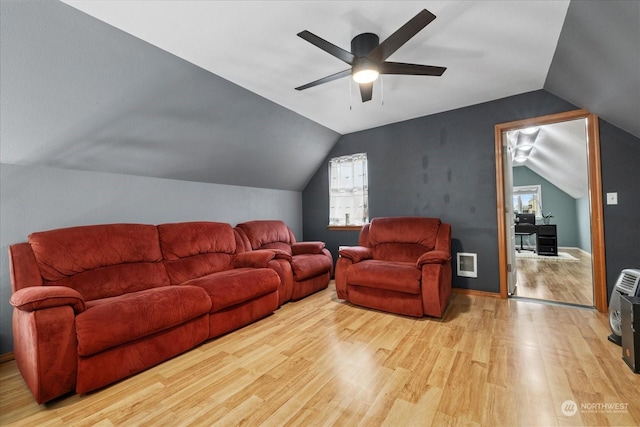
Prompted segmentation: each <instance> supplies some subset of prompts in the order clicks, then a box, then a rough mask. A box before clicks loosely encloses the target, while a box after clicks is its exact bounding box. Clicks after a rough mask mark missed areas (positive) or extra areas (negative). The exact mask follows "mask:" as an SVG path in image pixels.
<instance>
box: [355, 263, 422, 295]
mask: <svg viewBox="0 0 640 427" xmlns="http://www.w3.org/2000/svg"><path fill="white" fill-rule="evenodd" d="M421 275H422V272H421V271H420V270H419V269H417V268H416V265H415V263H408V262H386V261H379V260H366V261H361V262H359V263H357V264H353V265H352V266H350V267H349V271H348V272H347V282H348V283H349V284H350V285H359V286H365V287H369V288H378V289H387V290H391V291H397V292H405V293H408V294H419V293H420V280H421Z"/></svg>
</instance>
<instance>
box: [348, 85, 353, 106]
mask: <svg viewBox="0 0 640 427" xmlns="http://www.w3.org/2000/svg"><path fill="white" fill-rule="evenodd" d="M351 110H353V108H351V79H349V111H351Z"/></svg>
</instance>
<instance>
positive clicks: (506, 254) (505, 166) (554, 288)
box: [495, 110, 607, 312]
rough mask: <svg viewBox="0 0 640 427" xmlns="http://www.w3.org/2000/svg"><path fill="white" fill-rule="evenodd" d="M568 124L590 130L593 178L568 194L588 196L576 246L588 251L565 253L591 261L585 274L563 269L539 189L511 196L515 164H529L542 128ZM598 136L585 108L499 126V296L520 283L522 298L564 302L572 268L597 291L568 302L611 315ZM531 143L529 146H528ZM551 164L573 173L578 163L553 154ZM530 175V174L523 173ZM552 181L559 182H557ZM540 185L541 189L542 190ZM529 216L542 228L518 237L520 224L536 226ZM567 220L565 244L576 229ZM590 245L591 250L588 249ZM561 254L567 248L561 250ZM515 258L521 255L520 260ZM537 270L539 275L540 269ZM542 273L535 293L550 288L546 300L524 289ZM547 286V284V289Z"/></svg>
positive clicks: (589, 156)
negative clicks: (523, 221) (587, 240)
mask: <svg viewBox="0 0 640 427" xmlns="http://www.w3.org/2000/svg"><path fill="white" fill-rule="evenodd" d="M565 122H577V123H578V124H579V125H580V124H582V126H584V127H583V129H585V130H584V135H585V136H586V147H585V148H586V158H585V166H586V167H587V170H588V173H587V175H588V177H586V178H587V180H586V182H585V183H584V185H585V187H586V188H585V189H582V190H580V189H576V188H571V189H569V190H567V191H568V192H569V194H571V193H574V196H573V197H574V198H579V197H578V196H584V197H583V198H584V201H583V202H581V203H578V206H579V208H578V209H582V210H583V211H585V212H586V214H584V215H582V216H583V217H586V218H587V220H586V221H587V224H585V225H584V226H583V227H582V228H583V230H582V233H578V234H582V237H578V240H580V241H581V242H580V243H579V244H577V246H581V245H582V246H583V248H584V249H586V250H584V251H583V252H584V253H581V252H580V251H577V252H573V251H572V250H571V251H570V250H568V249H567V251H566V252H573V253H568V254H567V253H566V252H565V251H563V253H562V255H563V257H564V256H567V255H568V256H569V257H571V258H576V260H575V261H578V260H580V261H581V262H582V261H584V260H585V259H586V258H588V259H589V260H590V264H591V265H590V266H587V267H584V266H583V267H582V270H580V269H579V268H578V267H577V265H579V263H576V264H573V265H571V266H569V267H567V263H564V265H562V264H563V263H562V261H566V259H564V260H563V259H561V258H560V256H559V255H558V254H557V251H558V249H557V245H556V246H554V245H553V243H554V241H555V239H557V227H556V224H551V223H549V224H548V225H547V224H545V223H546V222H548V221H547V220H548V219H549V218H545V216H548V215H549V214H550V212H551V210H550V208H551V206H547V207H545V204H544V203H545V201H544V196H542V197H540V196H537V197H538V198H537V199H536V195H535V191H536V185H529V186H520V187H521V188H519V190H520V196H521V197H520V198H518V200H515V199H514V198H513V197H512V193H513V191H512V189H513V186H514V182H517V180H518V177H514V174H513V169H512V166H513V164H518V163H520V164H523V165H524V164H525V163H524V162H525V161H524V160H523V159H526V156H527V155H528V154H529V151H528V150H531V145H533V142H532V141H534V140H535V138H536V135H537V133H538V132H539V130H540V128H541V127H545V126H548V130H550V129H551V128H552V127H554V126H555V127H556V128H560V124H561V123H565ZM556 125H557V126H556ZM529 131H530V134H532V135H533V137H531V136H528V135H527V132H529ZM598 134H599V133H598V122H597V116H595V115H593V114H591V113H589V112H588V111H585V110H576V111H571V112H567V113H561V114H554V115H549V116H543V117H537V118H532V119H527V120H520V121H515V122H509V123H502V124H497V125H496V126H495V154H496V184H497V196H498V197H497V199H498V200H497V209H498V235H499V236H498V242H499V264H500V294H501V296H502V297H503V298H507V297H508V296H509V295H510V294H516V295H517V294H518V290H517V287H516V286H515V283H516V282H517V281H518V280H520V282H521V285H522V286H521V292H520V293H521V295H520V296H524V297H533V298H541V299H550V300H558V299H560V300H562V299H563V298H564V297H563V296H562V295H563V290H562V288H563V286H562V285H565V284H567V283H568V282H569V280H565V278H567V277H569V276H568V275H567V272H566V271H565V272H563V271H562V270H563V269H567V268H568V270H567V271H572V270H571V269H572V268H573V273H574V274H576V277H575V278H574V279H575V280H588V279H585V278H590V279H591V282H592V285H593V287H592V288H591V289H586V290H583V292H582V294H589V296H592V298H588V299H586V297H585V296H584V295H582V296H583V297H584V298H581V297H579V296H577V294H576V298H572V297H571V298H568V299H567V301H564V302H569V303H577V304H578V305H589V306H594V307H595V308H596V309H597V310H598V311H601V312H606V311H607V287H606V275H605V258H604V230H603V224H602V183H601V175H600V146H599V138H598ZM514 138H520V139H522V140H520V141H514ZM527 138H529V139H527ZM532 138H533V139H532ZM528 140H529V141H530V143H528V142H527V141H528ZM544 144H545V143H543V142H540V143H539V150H540V151H544V148H545V146H544ZM546 144H547V147H549V146H550V145H549V143H548V141H547V143H546ZM536 157H537V160H536V161H537V162H539V161H540V158H543V159H544V156H542V157H541V156H540V155H539V153H538V155H537V156H536ZM516 159H517V160H516ZM514 160H516V161H514ZM536 161H534V160H532V161H531V162H530V164H531V169H534V170H536V166H535V163H536ZM546 161H547V162H550V163H552V162H560V163H558V164H555V165H552V167H551V168H547V169H549V170H550V171H555V172H557V173H559V174H562V173H566V172H567V171H568V169H570V166H572V165H573V164H574V163H576V162H574V161H572V159H569V160H567V159H565V160H564V163H562V162H563V160H562V159H561V156H557V155H553V154H552V155H551V156H547V158H546ZM538 166H540V164H538ZM525 171H526V173H524V172H525ZM538 171H539V172H540V171H541V168H538ZM522 172H523V173H521V174H516V175H523V174H524V175H527V174H529V175H537V174H536V173H532V172H531V171H530V170H529V168H522ZM542 174H544V172H542ZM514 180H515V181H514ZM552 180H554V179H553V178H552ZM558 180H560V181H562V179H561V177H558ZM543 181H546V180H543ZM561 186H562V184H561ZM537 187H538V188H537V191H538V192H539V191H540V189H539V186H537ZM548 194H549V193H548ZM514 200H515V201H514ZM522 200H526V203H523V202H522ZM547 200H548V201H550V200H551V196H548V197H547ZM518 202H519V204H518ZM549 204H551V203H549ZM516 205H517V206H516ZM580 206H581V207H580ZM516 211H518V212H517V213H518V215H516ZM525 211H526V212H525ZM520 214H526V215H520ZM564 216H567V215H564ZM530 217H534V218H536V220H535V221H534V224H540V225H538V226H537V227H533V230H528V229H526V227H521V228H520V230H521V232H520V233H516V230H515V228H516V226H515V220H520V219H526V220H527V222H531V218H530ZM563 220H564V221H565V223H564V225H563V226H561V227H560V226H559V225H558V227H560V230H561V232H563V233H564V234H565V236H562V237H563V238H565V240H566V238H567V237H566V234H567V232H568V230H569V229H575V228H576V224H569V223H567V222H566V221H567V218H564V219H563ZM558 221H560V218H558V219H557V221H556V222H558ZM585 228H586V230H585ZM538 230H539V231H540V233H539V234H540V236H543V237H540V236H538V235H537V234H538V233H536V231H538ZM585 234H587V235H589V234H590V236H588V237H590V240H591V241H590V247H588V246H589V244H587V243H585V242H584V240H585V237H584V235H585ZM516 235H518V236H517V237H518V238H519V239H520V240H518V241H516V238H515V237H516ZM525 236H526V237H527V239H526V240H524V243H523V239H524V238H525ZM531 237H533V239H531ZM569 240H570V239H569ZM531 241H533V242H534V244H533V245H532V244H531ZM539 242H543V243H539ZM585 245H586V246H587V247H585ZM516 246H517V247H516ZM538 249H540V251H538ZM560 250H562V247H561V249H560ZM554 251H556V253H554ZM525 252H526V253H525ZM538 252H540V253H538ZM589 252H590V254H589ZM542 254H545V255H550V254H551V255H552V256H540V255H542ZM516 255H520V256H519V257H517V256H516ZM522 255H524V258H528V259H531V258H537V261H536V262H535V263H531V262H528V263H525V262H524V260H522V259H521V260H520V261H518V259H517V258H523V257H522ZM518 264H520V265H521V266H522V267H526V268H523V271H520V272H518V268H517V267H518ZM532 266H533V267H532ZM527 268H528V270H527ZM544 268H548V270H549V273H550V275H549V276H548V279H547V280H546V281H545V280H543V279H542V277H543V275H542V272H541V270H542V269H544ZM536 269H538V270H540V271H536ZM585 269H586V271H585ZM554 271H555V273H554ZM538 273H540V277H539V279H540V280H539V281H538V283H537V284H538V285H540V286H538V287H537V288H536V289H538V291H540V289H544V288H545V286H546V289H547V290H546V291H545V292H548V293H547V294H546V296H545V292H538V294H535V293H534V294H531V293H530V292H531V289H533V287H531V286H525V285H527V282H526V281H527V280H529V282H528V284H529V285H531V284H532V283H534V284H535V278H536V275H538ZM554 275H555V276H554ZM581 275H582V276H581ZM545 282H548V283H547V284H546V285H545ZM527 288H528V289H527ZM565 289H572V287H571V286H565ZM572 290H575V289H572ZM527 292H529V295H526V294H527ZM554 293H555V296H553V297H552V296H551V295H552V294H554ZM585 301H587V302H585ZM561 302H562V301H561Z"/></svg>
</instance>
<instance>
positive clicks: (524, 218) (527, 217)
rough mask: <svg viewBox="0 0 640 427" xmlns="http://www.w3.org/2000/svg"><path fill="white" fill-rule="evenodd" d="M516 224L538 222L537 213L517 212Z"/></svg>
mask: <svg viewBox="0 0 640 427" xmlns="http://www.w3.org/2000/svg"><path fill="white" fill-rule="evenodd" d="M516 224H533V225H535V224H536V214H532V213H522V214H516Z"/></svg>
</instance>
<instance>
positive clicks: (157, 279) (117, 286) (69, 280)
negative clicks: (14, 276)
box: [29, 224, 169, 301]
mask: <svg viewBox="0 0 640 427" xmlns="http://www.w3.org/2000/svg"><path fill="white" fill-rule="evenodd" d="M29 244H30V245H31V248H32V250H33V253H34V255H35V259H36V263H37V264H38V268H39V269H40V273H41V274H42V277H43V279H44V284H45V285H57V286H67V287H70V288H73V289H75V290H77V291H78V292H80V294H81V295H82V296H83V298H84V299H85V300H87V301H90V300H94V299H100V298H108V297H112V296H118V295H122V294H125V293H129V292H137V291H140V290H144V289H150V288H154V287H160V286H167V285H169V280H168V278H167V275H166V273H165V270H164V266H163V265H162V263H161V260H162V252H161V251H160V245H159V242H158V231H157V229H156V227H155V226H153V225H145V224H105V225H90V226H81V227H70V228H61V229H57V230H51V231H43V232H38V233H32V234H30V235H29Z"/></svg>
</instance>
